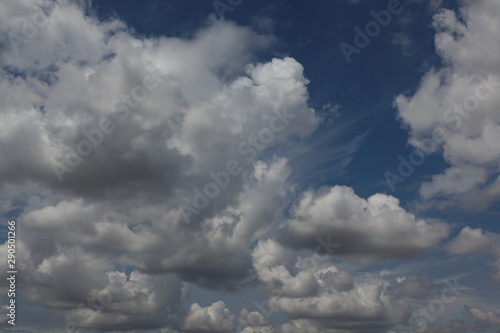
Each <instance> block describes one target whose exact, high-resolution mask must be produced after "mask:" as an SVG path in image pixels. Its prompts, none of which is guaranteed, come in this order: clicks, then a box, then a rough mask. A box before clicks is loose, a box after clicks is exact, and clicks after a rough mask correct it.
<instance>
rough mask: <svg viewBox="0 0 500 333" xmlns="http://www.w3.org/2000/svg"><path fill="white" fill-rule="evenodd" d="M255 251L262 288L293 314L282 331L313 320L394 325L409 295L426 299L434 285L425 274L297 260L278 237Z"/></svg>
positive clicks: (356, 326) (317, 323) (351, 326)
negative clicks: (359, 271) (352, 270)
mask: <svg viewBox="0 0 500 333" xmlns="http://www.w3.org/2000/svg"><path fill="white" fill-rule="evenodd" d="M252 256H253V263H254V267H255V270H256V271H257V274H258V277H259V280H260V281H261V287H262V288H263V289H264V290H265V291H266V292H267V293H268V294H269V295H270V298H269V303H268V305H269V308H270V310H272V311H276V312H281V313H285V314H286V315H287V316H288V317H289V318H291V319H293V322H292V323H288V324H285V325H283V326H282V327H281V329H282V330H283V332H295V331H294V329H296V330H297V331H298V329H299V327H302V326H300V325H307V326H308V325H309V323H312V326H313V327H315V328H311V329H313V331H314V329H318V327H319V329H320V331H321V328H324V329H338V330H353V331H357V330H362V329H367V328H371V329H374V328H379V329H380V328H384V327H389V326H391V325H393V324H395V323H400V322H403V321H405V320H406V319H407V318H408V316H409V315H410V306H409V302H408V301H407V300H408V299H410V298H412V299H422V298H424V297H426V296H428V295H429V293H430V291H431V290H432V288H433V284H432V282H431V281H430V280H428V279H426V278H423V277H414V276H407V277H399V278H396V277H393V276H391V274H390V273H387V272H381V273H380V274H379V275H375V274H371V273H367V274H359V275H357V276H355V277H354V276H353V275H352V274H351V273H350V272H347V271H343V270H340V269H338V268H337V267H336V266H334V265H333V264H332V263H331V262H330V261H329V260H328V259H326V260H325V257H316V256H312V257H306V258H301V257H298V258H295V260H294V256H293V254H292V253H291V252H290V250H289V249H287V248H285V247H282V246H280V245H279V243H277V242H276V241H275V240H266V241H259V243H258V245H257V246H256V247H255V249H254V251H253V254H252ZM271 313H272V312H271ZM295 320H297V322H295ZM299 324H300V325H299ZM297 325H299V327H295V326H297ZM304 330H305V329H304ZM313 331H311V332H313ZM327 331H328V330H327ZM321 332H322V331H321Z"/></svg>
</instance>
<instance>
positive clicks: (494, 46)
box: [395, 0, 500, 209]
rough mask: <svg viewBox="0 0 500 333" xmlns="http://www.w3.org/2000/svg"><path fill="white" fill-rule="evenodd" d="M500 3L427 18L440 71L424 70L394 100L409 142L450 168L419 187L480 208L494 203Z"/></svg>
mask: <svg viewBox="0 0 500 333" xmlns="http://www.w3.org/2000/svg"><path fill="white" fill-rule="evenodd" d="M498 15H500V3H499V2H498V1H496V0H479V1H464V2H463V6H462V7H461V8H460V12H459V13H455V12H454V11H451V10H447V9H443V10H441V11H440V12H439V13H437V14H436V15H435V16H434V28H435V29H436V35H435V46H436V50H437V53H438V54H439V56H440V57H441V58H442V60H443V62H444V64H445V67H444V68H442V69H440V70H436V69H431V70H430V71H429V72H428V73H426V75H425V76H424V77H423V78H422V81H421V84H420V87H419V89H418V90H417V92H416V93H415V94H414V95H413V96H410V97H406V96H403V95H400V96H398V97H397V98H396V100H395V106H396V107H397V109H398V113H399V117H400V118H401V120H402V121H403V123H404V124H405V125H408V126H409V127H410V129H411V131H410V134H411V135H410V143H411V144H412V145H413V146H415V147H417V148H419V149H422V150H424V151H426V152H431V151H435V152H441V153H442V154H443V157H444V159H445V160H446V161H447V162H448V163H450V164H451V166H450V167H449V168H448V169H447V170H445V171H444V172H443V173H442V174H439V175H435V176H434V177H433V178H432V180H431V181H429V182H425V183H423V184H422V187H421V188H420V194H421V195H422V197H423V198H424V199H431V198H439V197H447V198H448V199H449V198H452V199H453V200H460V201H461V202H463V203H464V207H465V208H473V209H484V208H486V207H488V206H489V205H490V204H491V203H492V202H494V201H495V200H497V199H498V198H499V197H500V190H499V188H500V187H499V183H500V178H499V171H500V150H499V146H498V144H497V143H498V142H499V140H500V113H499V112H498V110H499V108H500V94H499V92H500V71H499V68H500V46H499V45H498V43H494V42H491V41H496V40H498V39H500V27H499V26H498V20H497V18H498Z"/></svg>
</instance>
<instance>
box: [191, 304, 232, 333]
mask: <svg viewBox="0 0 500 333" xmlns="http://www.w3.org/2000/svg"><path fill="white" fill-rule="evenodd" d="M235 317H236V316H235V315H234V314H232V313H231V312H230V311H229V310H228V309H227V308H226V304H225V303H224V302H222V301H218V302H215V303H213V304H212V305H210V306H207V307H204V308H203V307H201V306H200V305H199V304H197V303H194V304H192V305H191V307H190V308H189V312H188V315H187V317H186V319H185V322H184V325H183V329H184V330H186V331H188V332H189V331H194V332H200V331H201V332H228V331H231V330H234V329H235V328H236V325H235Z"/></svg>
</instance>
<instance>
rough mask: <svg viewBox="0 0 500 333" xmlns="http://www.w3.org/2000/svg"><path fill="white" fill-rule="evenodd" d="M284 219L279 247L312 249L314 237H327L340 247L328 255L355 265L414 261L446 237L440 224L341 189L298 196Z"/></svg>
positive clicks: (386, 199)
mask: <svg viewBox="0 0 500 333" xmlns="http://www.w3.org/2000/svg"><path fill="white" fill-rule="evenodd" d="M290 215H291V219H290V220H289V221H288V222H287V224H286V225H285V227H284V228H283V229H282V230H281V233H280V234H279V237H278V239H279V240H280V242H282V243H283V244H286V245H287V246H290V247H293V248H309V249H311V250H315V249H317V248H318V247H319V245H320V243H318V238H324V237H325V236H327V238H328V239H329V242H332V243H338V244H340V247H338V248H337V249H335V251H334V252H333V253H332V255H340V256H345V257H346V258H349V259H354V260H357V261H361V262H369V261H373V260H380V259H387V258H409V257H413V256H416V255H418V254H421V253H423V252H424V251H426V250H427V249H430V248H432V247H433V246H436V245H437V244H438V243H439V241H440V240H441V239H443V238H445V237H446V236H447V235H448V232H449V228H448V226H447V225H446V224H445V223H441V222H432V221H425V220H423V219H417V218H416V217H415V216H414V215H413V214H411V213H408V212H406V211H405V210H404V209H403V208H401V206H400V205H399V200H398V199H396V198H394V197H392V196H389V195H385V194H381V193H378V194H375V195H372V196H371V197H369V198H368V199H366V200H365V199H363V198H360V197H358V196H357V195H356V194H355V193H354V191H353V190H352V188H349V187H346V186H334V187H331V188H330V187H324V188H322V189H320V190H318V191H316V192H315V191H312V190H309V191H306V192H304V193H303V194H302V195H301V197H299V198H298V199H297V200H296V201H295V203H294V204H293V206H292V208H291V210H290ZM323 241H324V240H323Z"/></svg>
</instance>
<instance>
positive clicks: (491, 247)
mask: <svg viewBox="0 0 500 333" xmlns="http://www.w3.org/2000/svg"><path fill="white" fill-rule="evenodd" d="M499 241H500V235H499V234H496V233H493V232H489V231H483V230H482V229H481V228H471V227H468V226H467V227H465V228H463V229H462V230H461V231H460V233H459V234H458V236H457V237H455V238H454V239H453V240H451V241H450V242H448V244H446V246H445V248H446V249H447V250H448V252H450V253H452V254H457V255H471V254H477V253H488V252H489V253H492V254H493V255H495V256H496V261H495V262H493V263H492V266H493V267H494V268H495V270H496V273H495V274H493V279H494V280H495V281H497V282H500V247H499V246H498V244H499Z"/></svg>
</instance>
